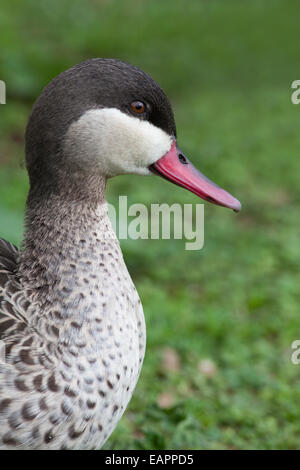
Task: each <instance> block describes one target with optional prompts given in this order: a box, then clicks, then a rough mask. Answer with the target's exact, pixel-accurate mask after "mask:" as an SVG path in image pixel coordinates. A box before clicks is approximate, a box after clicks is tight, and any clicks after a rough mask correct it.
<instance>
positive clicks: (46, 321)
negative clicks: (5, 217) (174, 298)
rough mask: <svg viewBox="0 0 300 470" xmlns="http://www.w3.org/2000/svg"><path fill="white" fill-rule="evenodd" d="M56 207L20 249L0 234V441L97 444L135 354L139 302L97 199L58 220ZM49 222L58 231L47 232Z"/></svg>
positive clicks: (133, 373) (121, 405)
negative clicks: (0, 358) (2, 352)
mask: <svg viewBox="0 0 300 470" xmlns="http://www.w3.org/2000/svg"><path fill="white" fill-rule="evenodd" d="M54 212H55V209H54ZM56 212H57V213H56V214H55V215H53V217H50V218H49V217H48V220H52V221H53V225H52V227H50V226H49V225H47V229H46V230H47V232H48V240H49V241H48V243H46V244H45V242H44V241H43V242H42V245H43V247H42V246H41V243H39V240H45V237H43V234H42V232H38V238H37V237H35V240H34V243H32V240H30V237H29V238H28V239H27V241H26V243H27V247H28V246H29V247H30V250H31V253H30V256H29V254H28V252H27V250H26V247H25V250H24V252H20V255H19V256H18V251H17V250H16V249H15V248H14V251H13V252H12V251H11V252H10V250H9V253H7V251H6V250H5V249H6V248H7V247H8V245H6V242H2V244H4V246H5V249H4V250H3V251H2V254H3V253H5V256H6V257H7V259H8V261H7V263H6V264H5V261H4V265H5V266H7V267H8V266H9V267H10V269H9V270H8V269H4V268H3V269H2V271H3V272H4V271H5V274H6V278H5V282H2V284H1V317H2V316H3V318H5V319H6V321H10V322H11V321H13V324H10V325H9V326H8V328H7V329H6V330H5V331H4V332H3V334H2V340H4V342H5V344H6V362H5V363H4V364H1V365H0V374H1V381H0V423H1V424H0V448H2V449H8V448H16V449H24V448H25V449H26V448H30V449H36V448H38V449H91V448H100V447H101V445H102V444H103V443H104V442H105V441H106V439H107V438H108V437H109V435H110V433H111V432H112V431H113V429H114V427H115V426H116V422H117V421H118V420H119V419H120V417H121V416H122V414H123V412H124V410H125V408H126V405H127V403H128V401H129V400H130V398H131V395H132V392H133V389H134V387H135V384H136V382H137V379H138V375H139V372H140V369H141V365H142V361H143V357H144V351H145V325H144V316H143V311H142V307H141V304H140V300H139V298H138V295H137V292H136V290H135V288H134V285H133V283H132V281H131V279H130V276H129V274H128V271H127V269H126V266H125V263H124V261H123V256H122V253H121V250H120V247H119V243H118V240H117V239H116V236H115V234H114V232H113V231H112V229H111V226H110V222H109V219H108V216H107V208H106V205H105V204H104V205H102V206H101V207H100V208H99V207H98V208H97V209H96V210H92V211H91V210H90V209H88V212H89V214H85V213H84V208H83V207H81V208H80V209H79V208H78V209H77V210H76V211H75V210H74V211H72V212H70V213H69V214H68V216H67V215H66V213H64V218H66V217H68V221H67V223H65V227H67V229H64V228H63V226H62V225H61V224H60V223H59V217H60V216H59V210H57V211H56ZM48 215H49V214H48ZM85 215H86V216H85ZM79 217H80V219H81V220H84V221H85V223H83V224H81V225H80V224H79ZM65 222H66V220H65ZM39 226H41V227H44V225H43V224H39ZM58 227H59V231H60V235H58V234H57V236H56V237H53V236H51V235H52V234H53V233H52V232H53V231H55V233H57V230H58ZM44 229H45V228H44ZM41 230H43V229H41ZM104 233H105V236H104ZM36 235H37V234H36ZM51 240H52V241H51ZM53 240H54V241H53ZM70 240H72V243H71V242H70ZM26 243H25V245H26ZM33 247H34V248H33ZM27 249H28V248H27ZM34 250H37V251H38V252H39V253H40V255H39V257H38V258H37V257H36V256H35V252H34ZM29 257H30V259H31V260H32V264H31V266H30V265H29V262H28V258H29ZM61 258H63V260H64V262H63V263H61V262H60V261H61ZM17 259H19V261H18V262H17ZM13 260H14V263H13ZM12 264H14V266H12ZM45 265H47V270H45V269H44V266H45ZM11 267H12V268H13V269H12V270H11ZM3 324H4V323H3Z"/></svg>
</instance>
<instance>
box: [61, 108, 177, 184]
mask: <svg viewBox="0 0 300 470" xmlns="http://www.w3.org/2000/svg"><path fill="white" fill-rule="evenodd" d="M171 145H172V137H171V136H169V135H168V134H167V133H166V132H164V131H163V130H162V129H160V128H158V127H156V126H154V125H153V124H151V123H150V122H148V121H142V120H140V119H138V118H135V117H133V116H128V115H127V114H125V113H122V112H121V111H120V110H118V109H116V108H103V109H94V110H89V111H87V112H86V113H85V114H83V115H82V116H81V117H80V119H79V120H78V121H76V122H74V123H73V124H71V126H70V128H69V129H68V132H67V135H66V138H65V142H64V154H65V156H66V157H70V158H72V160H73V161H74V163H75V162H76V165H80V166H82V167H90V166H91V165H93V166H96V167H98V168H99V169H101V171H102V173H103V174H105V175H106V176H114V175H118V174H122V173H137V174H144V175H145V174H149V169H148V167H149V165H151V164H152V163H154V162H156V161H157V160H159V159H160V158H161V157H163V156H164V155H165V154H166V153H167V152H168V151H169V150H170V148H171Z"/></svg>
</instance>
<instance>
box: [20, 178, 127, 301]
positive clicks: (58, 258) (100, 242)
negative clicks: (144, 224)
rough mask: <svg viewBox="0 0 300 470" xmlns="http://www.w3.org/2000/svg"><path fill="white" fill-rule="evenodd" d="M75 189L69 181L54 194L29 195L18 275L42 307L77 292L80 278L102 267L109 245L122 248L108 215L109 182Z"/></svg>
mask: <svg viewBox="0 0 300 470" xmlns="http://www.w3.org/2000/svg"><path fill="white" fill-rule="evenodd" d="M74 184H75V183H74V182H73V184H72V182H70V181H66V184H65V186H63V185H62V184H61V185H60V187H59V190H57V191H56V192H55V193H54V192H52V193H51V192H50V193H48V194H47V192H45V191H43V190H40V189H39V188H38V187H36V188H35V190H34V191H30V193H29V197H28V201H27V211H26V219H25V220H26V232H25V237H24V242H23V251H22V254H21V256H20V262H19V270H18V275H19V277H20V278H21V281H22V285H23V286H24V287H25V288H28V289H30V290H31V291H33V292H34V293H35V294H36V296H37V297H38V299H39V300H40V301H41V302H43V301H45V302H47V301H48V300H49V297H52V298H53V296H54V295H55V294H57V293H59V295H63V293H64V292H65V293H66V294H67V293H68V291H70V290H71V289H76V282H77V281H76V276H82V275H83V273H84V272H86V273H87V275H88V273H89V272H90V271H91V270H92V269H91V268H90V269H89V266H90V265H91V264H94V263H95V262H97V263H98V265H99V262H100V258H101V253H102V252H103V251H105V248H106V246H107V244H108V243H112V244H113V245H117V246H118V240H117V238H116V236H115V233H114V232H113V230H112V228H111V224H110V221H109V218H108V214H107V204H106V200H105V179H104V178H103V177H102V178H99V175H97V177H90V178H88V179H87V180H86V181H85V182H84V185H83V184H82V181H81V184H78V185H77V184H76V186H74ZM80 188H82V189H80ZM98 268H100V266H98ZM86 280H87V281H88V279H86ZM86 284H87V285H88V283H86ZM69 293H70V292H69Z"/></svg>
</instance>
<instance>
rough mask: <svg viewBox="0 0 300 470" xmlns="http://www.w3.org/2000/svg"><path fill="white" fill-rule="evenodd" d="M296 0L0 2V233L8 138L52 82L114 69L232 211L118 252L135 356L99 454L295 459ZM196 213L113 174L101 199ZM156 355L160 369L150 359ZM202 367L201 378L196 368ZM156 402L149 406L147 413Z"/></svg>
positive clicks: (299, 389) (14, 218)
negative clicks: (137, 344)
mask: <svg viewBox="0 0 300 470" xmlns="http://www.w3.org/2000/svg"><path fill="white" fill-rule="evenodd" d="M299 7H300V6H299V2H298V1H296V0H269V1H267V0H251V1H246V0H244V1H243V0H226V1H225V0H188V1H174V0H163V1H162V0H151V1H147V0H123V1H113V0H102V1H101V0H93V1H92V0H90V1H86V2H82V1H78V0H73V1H66V0H59V1H58V0H54V1H52V2H48V1H45V0H43V1H33V0H28V1H26V2H23V1H21V0H3V1H2V3H1V11H0V79H2V80H5V82H6V84H7V104H6V105H2V106H0V236H2V237H4V238H7V239H9V240H11V241H13V242H16V243H19V242H20V239H21V234H22V221H23V212H24V202H25V198H26V191H27V188H28V182H27V176H26V173H25V170H24V168H23V166H22V161H23V158H24V157H23V154H24V151H23V146H24V138H23V135H24V127H25V124H26V121H27V118H28V114H29V112H30V107H31V105H32V103H33V101H34V99H35V98H36V97H37V96H38V95H39V93H40V92H41V89H42V88H43V86H45V84H46V83H47V82H48V81H49V80H50V79H52V78H53V77H54V76H55V75H56V74H58V73H59V72H61V71H62V70H64V69H66V68H68V67H69V66H71V65H73V64H74V63H78V62H80V61H82V60H85V59H87V58H90V57H117V58H120V59H123V60H126V61H129V62H132V63H134V64H135V65H138V66H139V67H141V68H142V69H145V70H146V71H148V72H149V73H150V74H151V75H152V76H153V77H154V78H155V79H156V80H157V81H158V82H159V83H160V84H161V86H162V87H163V88H164V89H165V90H166V92H167V94H168V96H169V97H170V99H171V101H172V103H173V106H174V109H175V114H176V121H177V127H178V134H179V137H178V141H179V145H180V146H181V148H182V149H183V151H184V152H185V153H186V154H187V155H188V156H189V157H190V159H191V160H192V161H193V162H194V163H195V164H196V165H197V166H198V167H199V168H200V169H201V171H203V172H204V173H205V174H207V176H208V177H210V178H212V179H214V180H215V181H216V182H217V183H218V184H220V185H221V186H223V187H225V188H226V189H228V190H230V191H231V192H232V193H233V194H234V195H235V196H237V197H238V198H239V199H240V200H241V202H242V204H243V211H242V212H241V213H240V214H238V215H236V214H234V213H233V212H232V211H228V210H225V209H223V208H220V207H214V206H211V205H209V204H207V205H206V207H205V246H204V248H203V249H202V250H201V251H198V252H196V251H185V250H184V241H178V240H176V241H173V240H160V241H155V240H153V241H151V240H148V241H147V240H146V241H145V240H144V241H142V240H137V241H125V242H122V248H123V251H124V256H125V259H126V262H127V265H128V268H129V270H130V272H131V274H132V277H133V279H134V282H135V284H136V286H137V288H138V291H139V293H140V296H141V299H142V302H143V305H144V311H145V316H146V322H147V331H148V343H147V353H146V358H145V362H144V366H143V370H142V374H141V377H140V380H139V383H138V386H137V388H136V391H135V393H134V396H133V399H132V401H131V403H130V406H129V407H128V410H127V411H126V413H125V415H124V417H123V419H122V420H121V422H120V424H119V425H118V427H117V429H116V430H115V431H114V433H113V435H112V436H111V438H110V439H109V441H108V442H107V444H106V446H105V448H107V449H110V448H113V449H253V448H258V449H286V448H288V449H299V448H300V444H299V442H300V409H299V403H300V365H299V366H296V365H293V364H292V363H291V360H290V357H291V352H292V350H291V343H292V342H293V341H294V340H295V339H298V338H299V339H300V321H299V316H300V315H299V313H300V312H299V300H300V299H299V285H300V274H299V262H300V250H299V200H300V185H299V175H300V159H299V149H300V132H299V123H300V116H299V113H300V106H295V105H293V104H292V103H291V99H290V95H291V88H290V86H291V82H292V81H293V80H296V79H300V69H299V13H300V8H299ZM119 194H128V197H129V202H132V203H134V202H142V203H144V204H147V205H150V204H151V203H152V202H157V203H162V202H167V203H173V202H181V203H197V202H200V201H199V200H198V199H197V198H196V196H194V195H192V194H191V193H188V192H187V191H184V190H183V189H180V188H177V187H175V186H172V185H171V184H169V183H166V182H165V181H163V180H160V179H159V178H154V177H153V178H141V177H134V176H124V177H120V178H116V179H115V180H113V181H111V182H110V183H109V185H108V200H109V201H110V202H112V203H116V201H117V198H118V195H119ZM166 348H168V349H167V351H170V350H171V353H172V355H173V356H175V359H176V361H177V363H176V366H175V367H173V369H174V370H171V369H172V367H170V364H169V365H168V363H167V364H166V360H165V359H164V358H165V356H166V354H167V352H166ZM203 360H209V361H210V364H211V373H205V371H203ZM163 402H164V403H163Z"/></svg>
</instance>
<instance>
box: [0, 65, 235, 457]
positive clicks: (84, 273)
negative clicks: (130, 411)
mask: <svg viewBox="0 0 300 470" xmlns="http://www.w3.org/2000/svg"><path fill="white" fill-rule="evenodd" d="M176 135H177V134H176V126H175V119H174V114H173V111H172V107H171V104H170V102H169V100H168V98H167V96H166V94H165V93H164V91H163V90H162V89H161V88H160V86H159V85H158V84H157V83H156V82H155V81H154V80H153V79H152V78H151V77H150V76H149V75H148V74H147V73H146V72H144V71H142V70H140V69H139V68H137V67H135V66H133V65H130V64H127V63H125V62H123V61H120V60H117V59H107V58H105V59H103V58H96V59H89V60H87V61H84V62H82V63H80V64H77V65H75V66H73V67H72V68H70V69H68V70H66V71H64V72H62V73H61V74H60V75H58V76H57V77H56V78H54V79H53V80H52V81H51V82H50V83H49V84H48V85H47V86H46V87H45V88H44V90H43V91H42V93H41V95H40V96H39V97H38V99H37V101H36V102H35V104H34V105H33V108H32V112H31V115H30V117H29V120H28V124H27V128H26V134H25V156H26V157H25V161H26V169H27V172H28V175H29V183H30V185H29V192H28V197H27V202H26V212H25V230H24V236H23V241H22V247H21V249H18V248H17V247H15V246H14V245H13V244H12V243H9V242H8V241H5V240H3V239H0V340H1V343H0V344H1V346H2V349H1V350H2V352H3V354H2V356H1V359H0V448H1V449H31V450H34V449H42V450H65V449H70V450H72V449H100V448H101V447H102V446H103V445H104V443H105V442H106V440H107V439H108V438H109V436H110V435H111V433H112V431H113V430H114V429H115V427H116V426H117V423H118V422H119V420H120V419H121V417H122V415H123V413H124V411H125V409H126V407H127V405H128V403H129V401H130V399H131V397H132V394H133V391H134V388H135V386H136V383H137V381H138V377H139V374H140V371H141V367H142V363H143V359H144V355H145V346H146V328H145V319H144V313H143V308H142V304H141V301H140V298H139V295H138V293H137V291H136V288H135V286H134V284H133V281H132V279H131V277H130V275H129V273H128V270H127V268H126V265H125V262H124V259H123V255H122V251H121V248H120V244H119V241H118V239H117V236H116V234H115V232H114V230H113V228H112V224H111V222H110V219H109V217H108V208H107V206H108V204H107V201H106V198H105V188H106V183H107V180H108V179H110V178H112V177H114V176H117V175H122V174H137V175H151V174H156V175H160V176H161V177H163V178H164V179H166V180H169V181H170V182H172V183H174V184H176V185H179V186H182V187H183V188H186V189H188V190H189V191H191V192H192V193H194V194H196V195H197V196H199V197H201V198H202V199H204V200H206V201H209V202H212V203H214V204H217V205H220V206H223V207H227V208H230V209H233V210H234V211H239V210H240V208H241V204H240V202H239V201H238V200H237V199H235V198H234V197H233V196H232V195H230V194H229V193H228V192H227V191H225V190H223V189H222V188H220V187H219V186H217V185H216V184H214V183H212V182H211V181H210V180H209V179H207V178H206V177H205V176H204V175H203V174H202V173H201V172H200V171H198V170H197V169H196V168H195V167H194V166H193V165H192V163H191V162H190V161H189V160H188V158H187V157H186V156H185V155H184V154H183V152H182V151H181V150H180V149H179V147H178V145H177V137H176Z"/></svg>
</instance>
